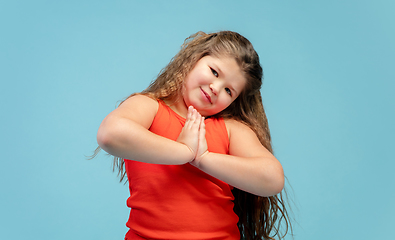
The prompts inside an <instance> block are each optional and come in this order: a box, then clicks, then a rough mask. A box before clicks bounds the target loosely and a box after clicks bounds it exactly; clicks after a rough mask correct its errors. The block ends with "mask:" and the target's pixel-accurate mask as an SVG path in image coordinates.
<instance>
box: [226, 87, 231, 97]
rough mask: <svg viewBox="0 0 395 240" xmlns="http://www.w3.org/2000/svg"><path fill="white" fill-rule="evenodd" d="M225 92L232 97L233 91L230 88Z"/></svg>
mask: <svg viewBox="0 0 395 240" xmlns="http://www.w3.org/2000/svg"><path fill="white" fill-rule="evenodd" d="M225 91H226V93H227V94H229V96H232V91H231V90H230V89H229V88H225Z"/></svg>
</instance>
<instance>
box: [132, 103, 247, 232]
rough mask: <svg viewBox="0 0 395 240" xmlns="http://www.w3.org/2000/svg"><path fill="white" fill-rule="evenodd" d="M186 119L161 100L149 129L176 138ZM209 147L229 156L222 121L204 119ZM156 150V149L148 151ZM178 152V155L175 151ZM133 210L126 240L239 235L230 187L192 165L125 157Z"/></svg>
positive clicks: (225, 131) (227, 142)
mask: <svg viewBox="0 0 395 240" xmlns="http://www.w3.org/2000/svg"><path fill="white" fill-rule="evenodd" d="M184 123H185V119H184V118H182V117H181V116H179V115H178V114H176V113H175V112H174V111H173V110H172V109H170V108H169V107H168V106H167V105H166V104H165V103H164V102H162V101H159V109H158V112H157V114H156V116H155V118H154V120H153V123H152V125H151V127H150V129H149V130H150V131H151V132H153V133H155V134H158V135H161V136H164V137H166V138H169V139H172V140H176V139H177V137H178V135H179V134H180V132H181V129H182V127H183V126H184ZM205 124H206V139H207V144H208V150H209V151H210V152H215V153H223V154H228V148H229V138H228V133H227V130H226V127H225V122H224V120H223V119H215V118H209V119H206V120H205ZM152 151H155V149H152ZM174 154H177V153H174ZM125 166H126V173H127V176H128V180H129V190H130V197H129V198H128V200H127V206H128V207H130V208H131V211H130V216H129V220H128V222H127V223H126V226H127V227H129V228H130V230H129V231H128V233H127V234H126V237H125V239H128V240H130V239H188V240H192V239H227V240H235V239H240V234H239V230H238V227H237V222H238V217H237V215H236V214H235V213H234V211H233V206H234V205H233V200H234V197H233V194H232V192H231V190H232V187H231V186H229V185H228V184H226V183H225V182H222V181H220V180H218V179H216V178H214V177H212V176H210V175H208V174H206V173H204V172H202V171H200V170H199V169H197V168H196V167H194V166H192V165H191V164H189V163H188V164H184V165H159V164H150V163H142V162H137V161H132V160H125Z"/></svg>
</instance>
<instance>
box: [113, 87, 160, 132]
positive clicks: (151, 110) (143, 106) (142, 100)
mask: <svg viewBox="0 0 395 240" xmlns="http://www.w3.org/2000/svg"><path fill="white" fill-rule="evenodd" d="M158 108H159V103H158V101H157V100H155V99H152V98H150V97H148V96H145V95H142V94H136V95H134V96H132V97H129V98H128V99H126V100H125V101H124V102H123V103H122V104H121V105H119V107H118V108H117V109H115V110H114V111H113V112H112V113H111V114H112V115H114V116H117V117H121V118H127V119H130V120H133V121H135V122H137V123H139V124H141V125H143V126H144V127H146V128H148V127H149V126H150V125H151V123H152V121H153V119H154V118H155V116H156V113H157V112H158Z"/></svg>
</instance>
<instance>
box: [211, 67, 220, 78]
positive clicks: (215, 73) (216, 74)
mask: <svg viewBox="0 0 395 240" xmlns="http://www.w3.org/2000/svg"><path fill="white" fill-rule="evenodd" d="M210 70H211V72H212V73H213V75H214V76H215V77H218V73H217V71H215V70H214V69H212V68H210Z"/></svg>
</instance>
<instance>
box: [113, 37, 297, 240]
mask: <svg viewBox="0 0 395 240" xmlns="http://www.w3.org/2000/svg"><path fill="white" fill-rule="evenodd" d="M208 55H210V56H215V57H222V56H226V57H232V58H234V59H235V60H236V62H237V63H238V65H239V67H240V69H241V71H242V72H243V73H244V76H245V78H246V80H247V81H246V85H245V87H244V89H243V91H242V92H241V93H240V95H239V96H238V97H237V98H236V100H235V101H233V103H232V104H231V105H230V106H228V107H227V108H226V109H225V110H223V111H222V112H219V113H218V114H216V115H215V116H212V117H222V118H224V119H235V120H237V121H240V122H242V123H244V124H246V125H247V126H249V127H250V128H251V129H252V130H253V131H254V132H255V133H256V135H257V136H258V138H259V140H260V142H261V143H262V145H263V146H264V147H265V148H267V149H268V150H269V151H270V152H272V153H273V149H272V145H271V137H270V131H269V125H268V120H267V118H266V114H265V111H264V108H263V105H262V97H261V92H260V89H261V85H262V79H263V72H262V67H261V65H260V62H259V56H258V54H257V53H256V51H255V50H254V48H253V46H252V44H251V43H250V41H248V40H247V39H246V38H245V37H243V36H242V35H240V34H238V33H236V32H231V31H221V32H217V33H211V34H206V33H204V32H197V33H196V34H193V35H191V36H190V37H188V38H187V39H186V40H185V41H184V44H183V45H182V46H181V50H180V51H179V52H178V54H177V55H176V56H174V57H173V59H172V60H171V61H170V63H169V64H168V65H167V66H166V67H165V68H164V69H162V71H161V72H160V73H159V75H158V77H157V78H156V79H155V80H154V81H153V82H152V83H151V84H150V85H149V87H148V88H147V89H145V90H144V91H142V92H141V93H138V94H144V95H147V96H149V97H152V98H154V99H161V100H166V102H168V103H170V104H171V103H175V102H177V101H182V89H183V84H184V79H185V77H186V76H187V74H188V73H189V72H190V71H191V70H192V68H193V67H194V66H195V64H196V63H197V62H198V61H199V60H200V59H201V58H202V57H204V56H208ZM135 94H136V93H135ZM135 94H132V95H130V96H129V97H131V96H133V95H135ZM129 97H128V98H129ZM121 104H122V102H121ZM115 169H117V171H118V175H119V176H120V179H121V181H123V179H124V178H125V177H126V173H125V169H124V160H123V159H121V158H117V157H115V158H114V170H115ZM233 194H234V197H235V200H234V203H235V206H234V211H235V213H236V214H237V215H238V216H239V222H238V228H239V230H240V236H241V239H243V240H258V239H259V240H261V239H275V237H277V238H278V239H281V238H283V237H284V236H285V235H286V234H287V232H288V230H291V232H292V226H291V223H290V218H289V216H288V212H287V209H286V206H285V201H284V199H283V195H286V192H285V190H283V191H282V192H281V193H279V194H277V195H275V196H270V197H259V196H256V195H253V194H251V193H248V192H245V191H242V190H239V189H236V188H234V190H233ZM282 226H284V227H285V229H284V231H281V229H282Z"/></svg>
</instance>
